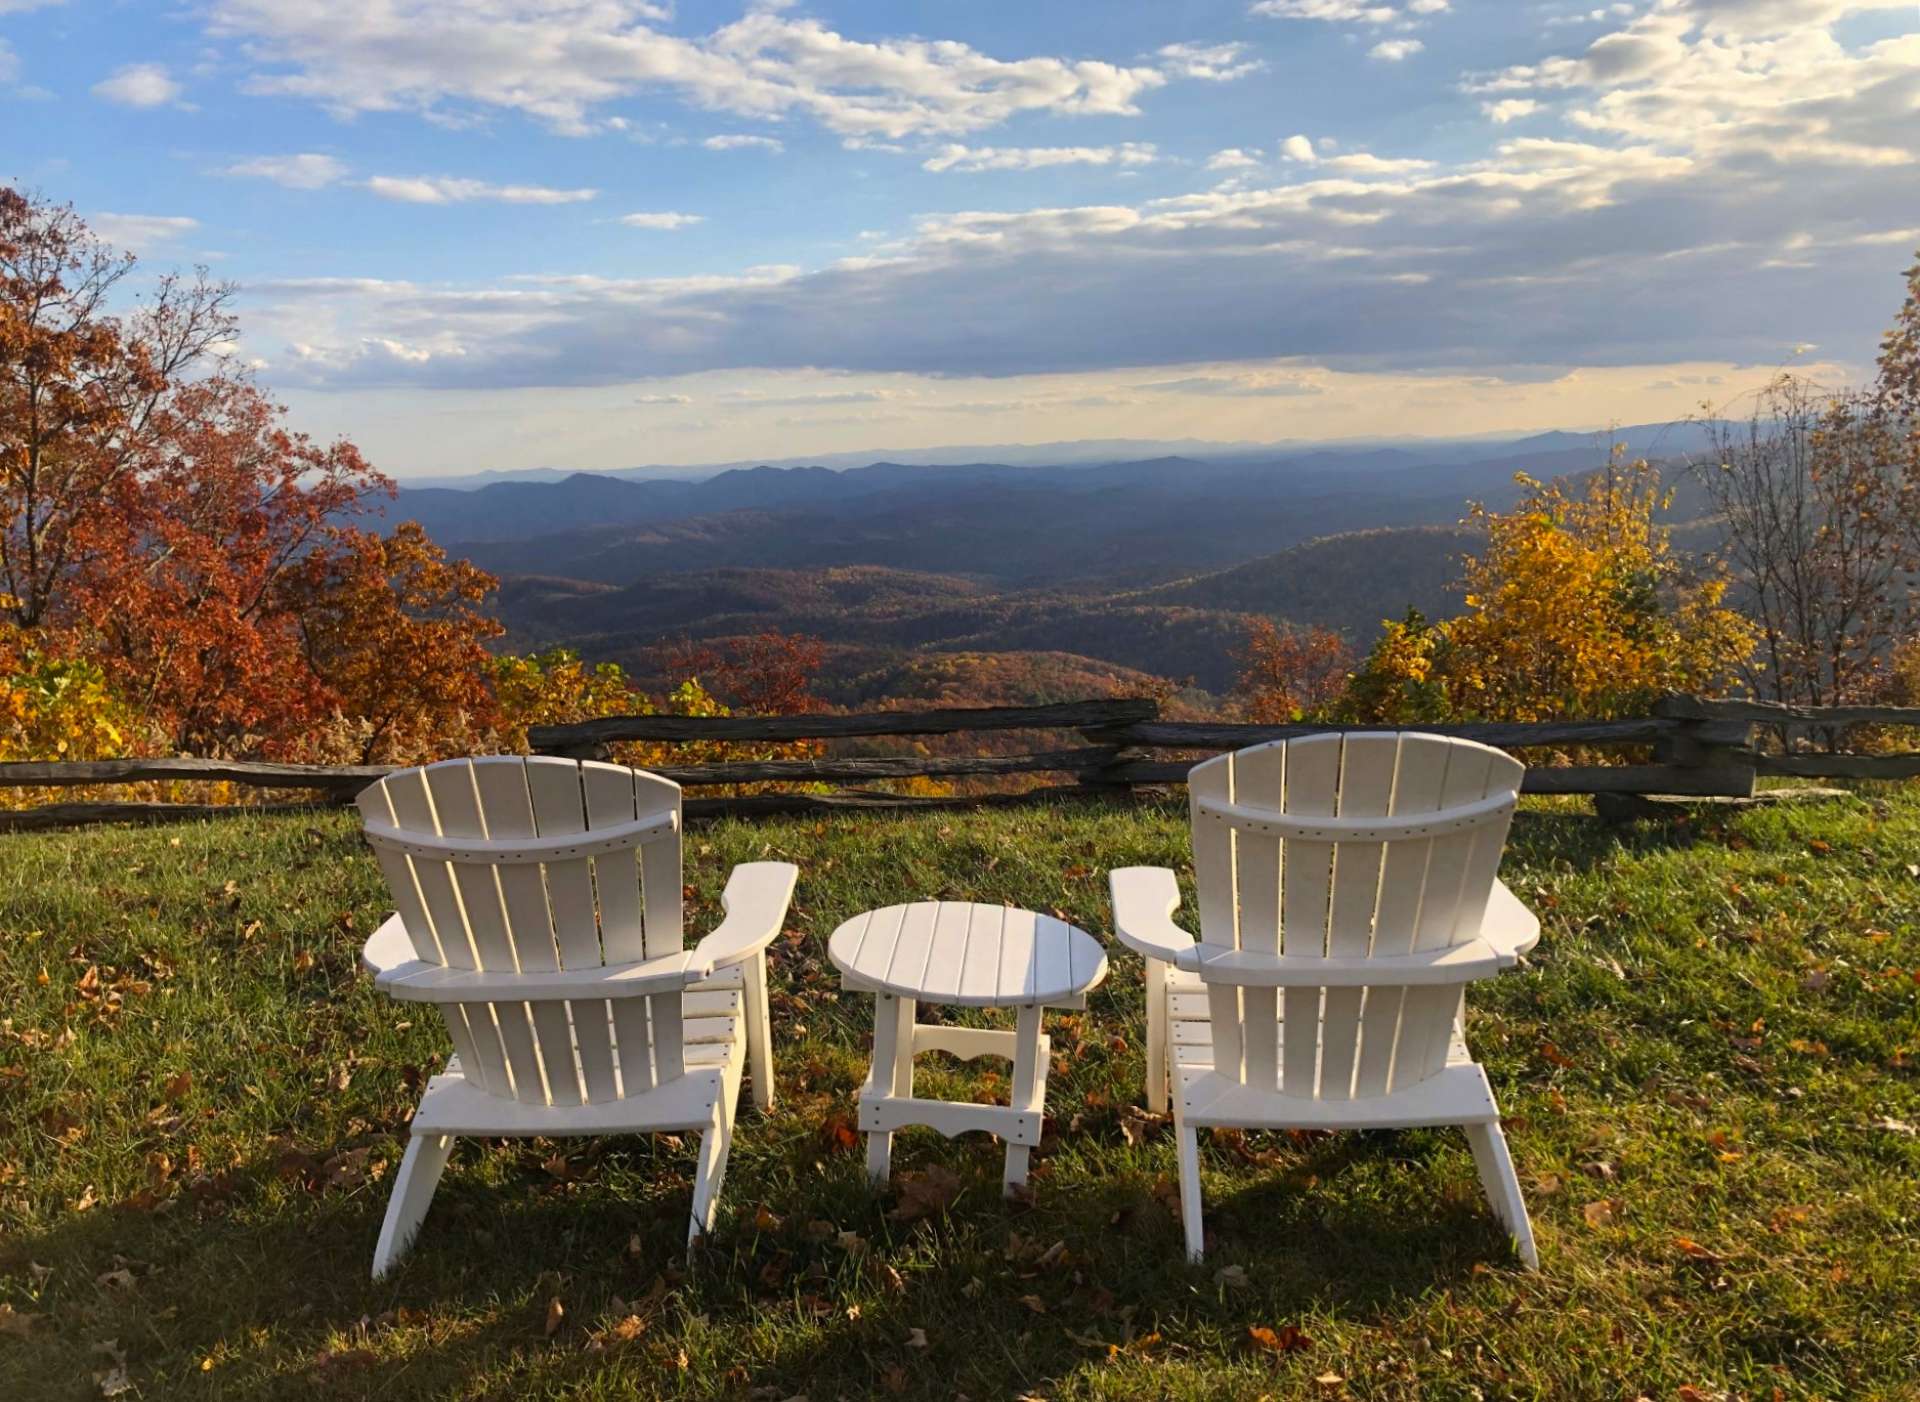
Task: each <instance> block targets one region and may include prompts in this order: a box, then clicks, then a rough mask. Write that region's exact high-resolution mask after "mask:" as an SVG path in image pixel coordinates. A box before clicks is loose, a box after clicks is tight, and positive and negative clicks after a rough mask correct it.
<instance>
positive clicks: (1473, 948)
mask: <svg viewBox="0 0 1920 1402" xmlns="http://www.w3.org/2000/svg"><path fill="white" fill-rule="evenodd" d="M1513 961H1514V956H1513V955H1511V954H1507V953H1505V952H1503V951H1501V950H1498V949H1495V948H1494V947H1493V946H1492V945H1490V944H1488V943H1487V942H1486V941H1485V940H1469V941H1468V942H1467V943H1465V944H1456V945H1451V946H1449V947H1448V948H1446V949H1429V950H1423V951H1422V952H1420V953H1418V954H1392V955H1386V956H1384V957H1381V956H1376V957H1374V958H1339V957H1335V958H1322V957H1321V956H1320V955H1317V954H1312V955H1300V954H1292V955H1289V954H1263V953H1260V952H1258V951H1256V950H1250V949H1221V950H1213V949H1208V948H1204V947H1202V948H1200V949H1199V950H1198V951H1197V954H1196V956H1194V957H1192V958H1191V962H1190V964H1189V965H1188V966H1187V967H1191V968H1192V969H1194V970H1195V971H1196V972H1197V973H1198V974H1199V975H1200V981H1201V982H1202V983H1231V984H1237V985H1239V986H1241V987H1244V988H1359V987H1366V986H1371V985H1379V986H1380V987H1383V988H1398V987H1418V986H1430V985H1434V984H1443V983H1471V982H1473V981H1474V980H1475V979H1482V978H1491V977H1492V976H1493V975H1494V974H1497V973H1498V972H1500V970H1502V969H1504V968H1507V967H1509V966H1511V965H1512V963H1513Z"/></svg>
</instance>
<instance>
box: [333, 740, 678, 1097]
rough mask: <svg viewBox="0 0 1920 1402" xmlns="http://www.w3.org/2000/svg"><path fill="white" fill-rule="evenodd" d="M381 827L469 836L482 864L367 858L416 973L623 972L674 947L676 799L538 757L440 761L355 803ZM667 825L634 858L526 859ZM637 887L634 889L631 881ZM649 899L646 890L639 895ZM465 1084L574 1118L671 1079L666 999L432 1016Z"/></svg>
mask: <svg viewBox="0 0 1920 1402" xmlns="http://www.w3.org/2000/svg"><path fill="white" fill-rule="evenodd" d="M360 807H361V810H362V811H363V812H364V813H365V814H366V815H367V817H368V819H369V820H370V821H372V822H374V823H376V824H378V825H379V826H381V827H383V828H396V829H399V830H400V831H401V832H402V833H411V834H416V835H420V836H433V837H443V838H444V837H454V838H475V839H481V840H483V841H484V842H487V843H489V844H492V846H493V849H494V850H492V851H491V852H488V853H484V854H482V853H470V852H464V851H463V852H460V853H458V854H455V855H451V856H440V855H432V856H427V855H418V851H419V849H417V848H416V849H413V850H414V851H415V853H416V855H411V856H409V855H408V854H407V853H406V852H402V851H399V850H397V849H396V848H394V847H393V846H390V845H384V844H378V843H377V844H376V848H375V850H376V852H377V853H378V854H379V859H380V866H381V871H382V872H383V873H384V874H385V875H386V877H387V880H388V884H389V885H390V886H391V887H392V888H393V891H394V900H395V904H396V906H397V907H398V909H399V912H400V917H401V922H402V924H403V925H404V926H405V927H406V929H407V933H408V937H409V939H410V940H411V941H412V942H413V945H414V949H415V952H416V954H417V955H418V956H419V957H420V958H421V959H422V960H424V961H426V962H429V963H438V964H443V965H445V966H448V967H453V968H477V969H481V970H485V971H488V972H492V973H504V974H508V975H512V974H518V973H528V974H531V973H544V972H551V971H553V970H556V969H587V968H597V967H600V966H601V965H603V964H607V963H628V962H637V961H640V960H643V959H648V958H654V957H658V956H662V955H668V954H672V953H675V952H677V951H678V950H679V949H681V948H682V945H683V940H684V933H683V930H682V927H681V915H682V900H681V891H680V836H679V824H678V815H679V809H680V790H679V786H678V785H676V784H673V783H671V782H670V781H668V780H664V779H661V778H659V777H658V776H656V775H652V774H645V773H642V772H640V771H637V770H632V769H627V768H625V767H622V766H619V765H611V764H594V763H587V764H580V763H576V762H574V761H572V760H562V759H553V758H548V757H533V758H521V757H519V756H496V757H490V758H486V759H479V760H449V761H445V762H443V763H440V764H435V765H429V766H427V767H426V768H424V769H411V770H402V771H399V772H396V773H394V774H390V775H388V776H387V777H386V778H385V779H383V780H381V781H380V782H379V783H378V784H375V785H373V786H372V787H371V788H369V789H368V790H366V791H365V792H364V793H363V794H362V795H361V796H360ZM661 814H671V815H672V816H673V819H674V821H673V822H672V824H671V825H665V824H663V825H662V826H661V830H660V831H659V832H658V833H655V834H652V835H649V836H645V837H642V838H641V839H640V840H639V844H638V846H637V847H632V846H628V847H621V848H617V849H616V850H613V851H607V852H600V853H595V854H590V855H577V856H567V857H562V858H552V859H548V860H536V857H537V855H538V854H537V853H528V852H527V851H526V850H525V849H522V850H521V852H520V853H519V854H518V859H517V860H503V859H502V858H503V856H504V855H505V854H506V853H510V852H511V851H512V844H513V842H514V840H515V839H517V838H524V839H526V840H527V841H528V842H529V843H532V842H535V841H538V840H540V839H551V838H554V837H564V836H572V835H575V834H580V833H586V832H590V831H594V830H597V829H605V828H613V827H618V826H626V825H631V824H633V823H634V822H635V821H636V820H644V819H646V818H649V817H653V816H656V815H661ZM643 868H644V870H645V872H646V875H647V876H648V877H649V878H650V880H649V881H648V882H646V883H645V884H644V885H643V882H642V871H643ZM653 887H658V888H660V889H657V890H656V889H651V888H653ZM440 1007H441V1011H442V1014H443V1016H444V1017H445V1020H446V1022H447V1030H448V1034H449V1035H450V1036H451V1037H452V1038H453V1042H454V1047H455V1050H456V1052H457V1053H458V1054H459V1056H460V1060H461V1065H462V1067H463V1069H464V1070H465V1073H466V1075H467V1076H468V1078H469V1079H470V1080H471V1081H472V1082H473V1083H474V1084H476V1085H478V1086H480V1087H481V1088H482V1089H484V1090H486V1091H487V1092H488V1093H489V1094H493V1095H501V1096H509V1097H513V1098H515V1099H519V1100H522V1101H527V1102H529V1103H535V1104H554V1105H578V1104H580V1103H581V1102H582V1101H589V1102H595V1103H598V1102H603V1101H608V1100H614V1099H617V1098H619V1097H620V1096H622V1095H632V1094H637V1093H639V1092H641V1091H645V1090H648V1089H651V1088H653V1087H654V1086H657V1085H659V1084H660V1083H661V1082H662V1081H664V1080H670V1079H672V1078H673V1077H676V1076H679V1075H681V1074H683V1073H684V1071H685V1067H686V1059H685V1050H684V1045H683V1044H684V1040H685V1038H684V1033H683V1030H682V1026H681V1022H682V1011H681V995H680V994H679V993H678V992H672V993H662V994H653V995H648V996H644V997H635V998H616V999H611V1000H608V999H596V998H584V999H582V998H576V999H567V1000H557V999H548V1000H544V1001H537V1002H532V1001H516V1000H510V999H499V998H495V999H491V1000H485V1001H474V1002H468V1003H446V1004H441V1005H440Z"/></svg>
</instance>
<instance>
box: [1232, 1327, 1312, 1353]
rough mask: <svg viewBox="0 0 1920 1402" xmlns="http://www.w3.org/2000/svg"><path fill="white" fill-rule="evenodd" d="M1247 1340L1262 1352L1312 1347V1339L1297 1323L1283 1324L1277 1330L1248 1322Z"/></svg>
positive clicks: (1291, 1351)
mask: <svg viewBox="0 0 1920 1402" xmlns="http://www.w3.org/2000/svg"><path fill="white" fill-rule="evenodd" d="M1247 1342H1248V1343H1250V1344H1252V1345H1253V1347H1255V1348H1257V1349H1259V1350H1260V1351H1261V1352H1263V1353H1299V1352H1302V1351H1303V1350H1306V1349H1309V1348H1312V1347H1313V1340H1312V1339H1311V1338H1309V1337H1307V1335H1306V1334H1305V1333H1304V1332H1303V1331H1302V1330H1301V1328H1300V1326H1299V1325H1297V1324H1283V1325H1281V1326H1280V1328H1279V1329H1277V1330H1275V1329H1269V1328H1267V1327H1266V1326H1265V1325H1263V1324H1249V1325H1248V1326H1247Z"/></svg>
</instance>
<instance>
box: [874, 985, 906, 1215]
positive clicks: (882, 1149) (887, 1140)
mask: <svg viewBox="0 0 1920 1402" xmlns="http://www.w3.org/2000/svg"><path fill="white" fill-rule="evenodd" d="M915 1006H916V1005H915V1003H914V1000H913V999H911V998H896V997H895V996H894V995H893V994H891V993H879V994H876V995H874V1000H873V1071H872V1072H871V1074H870V1075H869V1076H868V1081H869V1083H870V1084H871V1085H872V1087H873V1089H874V1091H875V1092H876V1093H878V1094H879V1095H881V1096H883V1097H884V1098H886V1099H895V1100H897V1099H902V1098H904V1097H907V1096H910V1095H912V1094H913V1015H914V1009H915ZM892 1166H893V1132H892V1131H891V1130H879V1129H876V1130H869V1131H868V1132H867V1177H869V1178H870V1179H872V1180H873V1181H874V1182H875V1183H884V1182H886V1181H887V1177H888V1175H889V1173H890V1172H891V1169H892Z"/></svg>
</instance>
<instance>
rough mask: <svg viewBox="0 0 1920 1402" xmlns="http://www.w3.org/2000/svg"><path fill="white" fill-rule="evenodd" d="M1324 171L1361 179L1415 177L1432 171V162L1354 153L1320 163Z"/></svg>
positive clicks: (1329, 157)
mask: <svg viewBox="0 0 1920 1402" xmlns="http://www.w3.org/2000/svg"><path fill="white" fill-rule="evenodd" d="M1320 168H1321V170H1323V171H1326V172H1329V173H1331V174H1334V175H1351V176H1355V177H1357V178H1360V179H1365V178H1367V177H1370V176H1382V175H1415V174H1418V173H1419V172H1421V171H1425V170H1432V169H1433V162H1432V161H1422V160H1415V159H1413V158H1412V157H1401V158H1398V159H1392V158H1388V157H1384V156H1376V155H1373V154H1372V153H1371V152H1367V151H1353V152H1350V153H1348V154H1347V155H1344V156H1328V157H1326V158H1325V159H1324V160H1322V161H1321V163H1320Z"/></svg>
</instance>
